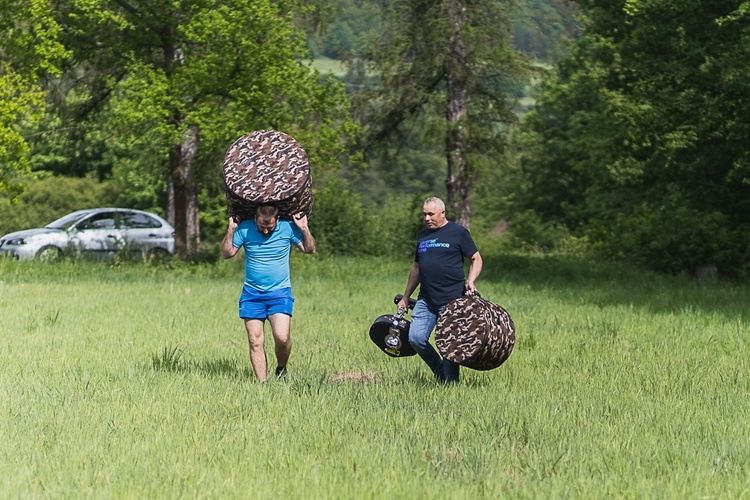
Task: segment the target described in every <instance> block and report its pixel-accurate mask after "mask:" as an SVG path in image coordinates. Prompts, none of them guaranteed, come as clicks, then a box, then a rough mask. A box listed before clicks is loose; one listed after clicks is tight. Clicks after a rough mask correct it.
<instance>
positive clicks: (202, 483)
mask: <svg viewBox="0 0 750 500" xmlns="http://www.w3.org/2000/svg"><path fill="white" fill-rule="evenodd" d="M408 267H409V262H408V261H402V262H388V261H384V260H376V259H345V258H341V259H326V258H321V257H317V256H315V257H311V256H302V255H298V254H295V256H294V259H293V263H292V268H293V271H292V272H293V277H292V279H293V282H294V292H295V297H296V302H295V316H294V319H293V320H292V339H293V342H294V348H293V354H292V359H291V362H290V365H289V368H290V378H289V379H288V380H287V381H277V380H270V381H269V383H267V384H264V385H261V384H258V383H257V382H255V380H254V376H253V375H252V370H251V369H250V364H249V360H248V355H247V340H246V338H245V334H244V331H243V327H242V323H241V321H240V320H239V319H238V318H237V310H236V309H237V307H236V302H237V298H238V295H239V291H240V285H241V280H242V272H243V269H242V264H241V262H240V261H238V260H233V261H228V262H221V263H219V264H216V265H210V266H208V265H201V266H188V265H185V264H179V263H173V265H172V267H147V266H137V265H121V266H107V265H105V264H103V263H99V264H97V263H73V262H63V263H59V264H55V265H49V264H46V265H45V264H34V263H17V262H11V261H0V282H1V284H0V317H1V318H2V323H1V324H2V329H3V334H2V337H1V340H0V405H1V408H2V418H0V496H2V497H4V498H29V497H84V496H91V497H100V498H101V497H106V498H136V497H138V498H142V497H146V498H177V497H180V498H185V497H187V498H215V497H222V498H248V497H253V498H271V497H300V498H363V497H364V498H413V497H418V498H504V497H514V498H516V497H518V498H539V497H546V498H550V497H553V498H559V497H565V498H589V497H594V498H601V497H605V496H607V497H612V496H614V497H627V498H635V497H655V498H656V497H658V498H684V497H691V498H696V497H720V498H741V497H743V496H747V493H748V491H750V480H749V479H748V477H749V476H748V474H747V471H748V470H749V469H750V420H749V419H748V414H750V411H749V410H750V382H749V381H748V373H750V370H749V369H748V368H749V367H748V358H749V357H750V356H749V355H750V345H749V344H750V336H749V335H748V334H749V333H750V328H749V327H748V319H749V318H748V314H750V312H748V309H747V304H748V303H750V300H748V299H750V297H749V295H750V293H749V289H748V287H746V286H740V285H731V284H726V283H722V282H718V281H714V282H693V281H690V280H688V279H684V278H668V277H663V276H658V275H653V274H650V273H645V272H643V271H639V270H637V269H631V268H627V267H621V266H611V265H603V264H601V265H600V264H591V263H583V262H577V261H574V260H564V259H551V258H520V257H508V256H496V257H490V256H488V257H487V258H486V260H485V270H484V272H483V274H482V276H481V277H480V280H479V283H478V285H479V287H480V292H481V293H482V295H483V296H484V297H486V298H488V299H489V300H492V301H494V302H497V303H499V304H501V305H503V306H504V307H506V308H507V309H508V311H509V312H510V313H511V315H512V316H513V319H514V321H515V324H516V328H517V334H518V340H517V344H516V347H515V350H514V352H513V353H512V355H511V357H510V359H509V360H508V362H507V363H506V364H505V365H503V366H501V367H500V368H498V369H496V370H492V371H489V372H476V371H471V370H468V369H463V370H462V373H461V375H462V382H461V384H459V385H458V386H454V387H449V388H445V387H442V386H439V385H437V384H435V383H434V382H433V381H432V380H431V378H430V377H429V376H428V372H427V369H426V367H425V366H424V365H423V364H422V363H421V361H419V360H418V358H417V357H411V358H404V359H394V358H389V357H388V356H386V355H385V354H383V353H382V352H380V351H379V350H378V349H377V347H376V346H375V345H374V344H372V343H370V341H369V338H368V335H367V332H368V329H369V326H370V324H371V323H372V322H373V320H374V319H375V318H377V317H378V316H379V315H381V314H385V313H389V312H393V311H394V307H395V306H394V305H393V303H392V300H393V296H394V295H395V294H397V293H401V292H402V291H403V287H404V284H405V280H406V274H407V272H408ZM267 337H268V338H267V351H268V353H269V365H271V367H273V354H272V352H273V350H272V345H271V343H270V333H269V334H268V335H267Z"/></svg>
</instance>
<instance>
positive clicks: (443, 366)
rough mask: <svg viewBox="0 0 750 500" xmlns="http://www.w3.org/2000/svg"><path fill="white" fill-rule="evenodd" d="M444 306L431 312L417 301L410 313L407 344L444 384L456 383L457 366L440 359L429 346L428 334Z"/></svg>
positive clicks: (423, 302) (426, 306)
mask: <svg viewBox="0 0 750 500" xmlns="http://www.w3.org/2000/svg"><path fill="white" fill-rule="evenodd" d="M444 308H445V306H443V307H441V308H440V309H438V310H436V311H433V310H431V309H430V307H429V306H428V305H427V303H426V302H425V301H424V300H422V299H419V300H417V304H416V305H415V306H414V309H413V310H412V312H411V325H410V326H409V343H410V344H411V346H412V347H413V348H414V350H415V351H417V354H419V357H420V358H422V359H423V360H424V362H425V363H427V366H429V367H430V370H432V373H434V374H435V377H436V378H437V379H438V380H440V381H445V383H446V384H450V383H453V382H458V370H459V366H460V365H459V364H458V363H454V362H452V361H448V360H447V359H441V358H440V355H439V354H438V352H437V351H436V350H435V348H434V347H432V344H430V334H431V333H432V330H433V329H434V328H435V323H437V318H438V315H439V314H440V313H441V312H442V311H443V309H444Z"/></svg>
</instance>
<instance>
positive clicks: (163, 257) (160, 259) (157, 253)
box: [146, 248, 172, 264]
mask: <svg viewBox="0 0 750 500" xmlns="http://www.w3.org/2000/svg"><path fill="white" fill-rule="evenodd" d="M171 257H172V254H170V253H169V252H168V251H166V250H164V249H163V248H152V249H151V250H149V251H148V255H146V261H147V262H148V263H149V264H163V263H165V262H169V259H170V258H171Z"/></svg>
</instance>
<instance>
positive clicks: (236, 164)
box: [223, 130, 312, 219]
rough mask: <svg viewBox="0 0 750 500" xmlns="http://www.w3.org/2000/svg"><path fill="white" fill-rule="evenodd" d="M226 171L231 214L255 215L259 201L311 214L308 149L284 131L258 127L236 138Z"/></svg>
mask: <svg viewBox="0 0 750 500" xmlns="http://www.w3.org/2000/svg"><path fill="white" fill-rule="evenodd" d="M223 173H224V185H225V187H226V195H227V203H228V205H229V214H230V215H231V216H238V217H240V218H241V219H248V218H252V217H254V216H255V211H256V209H257V208H258V206H260V205H274V206H276V207H278V208H279V212H280V214H281V215H287V216H290V215H293V214H296V213H300V212H302V213H304V214H306V215H310V212H311V210H312V178H311V176H310V164H309V162H308V160H307V153H306V152H305V150H304V149H302V146H300V145H299V143H298V142H297V141H296V140H294V139H293V138H292V137H290V136H288V135H286V134H285V133H283V132H278V131H276V130H258V131H256V132H251V133H249V134H246V135H243V136H242V137H240V138H239V139H237V140H236V141H235V142H234V144H232V145H231V146H230V147H229V149H228V150H227V152H226V155H225V156H224V172H223Z"/></svg>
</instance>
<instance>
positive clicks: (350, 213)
mask: <svg viewBox="0 0 750 500" xmlns="http://www.w3.org/2000/svg"><path fill="white" fill-rule="evenodd" d="M421 203H422V202H421V199H420V200H417V199H416V198H414V197H412V198H399V199H390V200H386V201H384V202H383V204H381V205H380V206H378V207H375V208H373V209H369V210H368V209H365V208H364V207H363V206H362V203H361V201H360V196H359V194H357V193H356V192H353V191H351V190H350V189H349V188H348V187H347V185H346V183H345V182H344V181H343V180H340V179H337V180H333V181H331V182H329V183H328V184H327V185H326V186H325V187H324V188H323V189H321V190H318V191H316V192H315V194H314V205H313V212H312V214H311V216H310V229H311V231H312V233H313V235H314V236H315V239H316V241H317V243H318V250H319V251H320V252H321V253H329V254H335V255H352V256H356V255H380V256H405V255H408V254H409V253H410V252H411V251H412V249H413V248H414V244H415V241H416V236H417V232H418V230H419V227H421V220H420V219H419V210H420V209H421V206H422V205H421Z"/></svg>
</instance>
